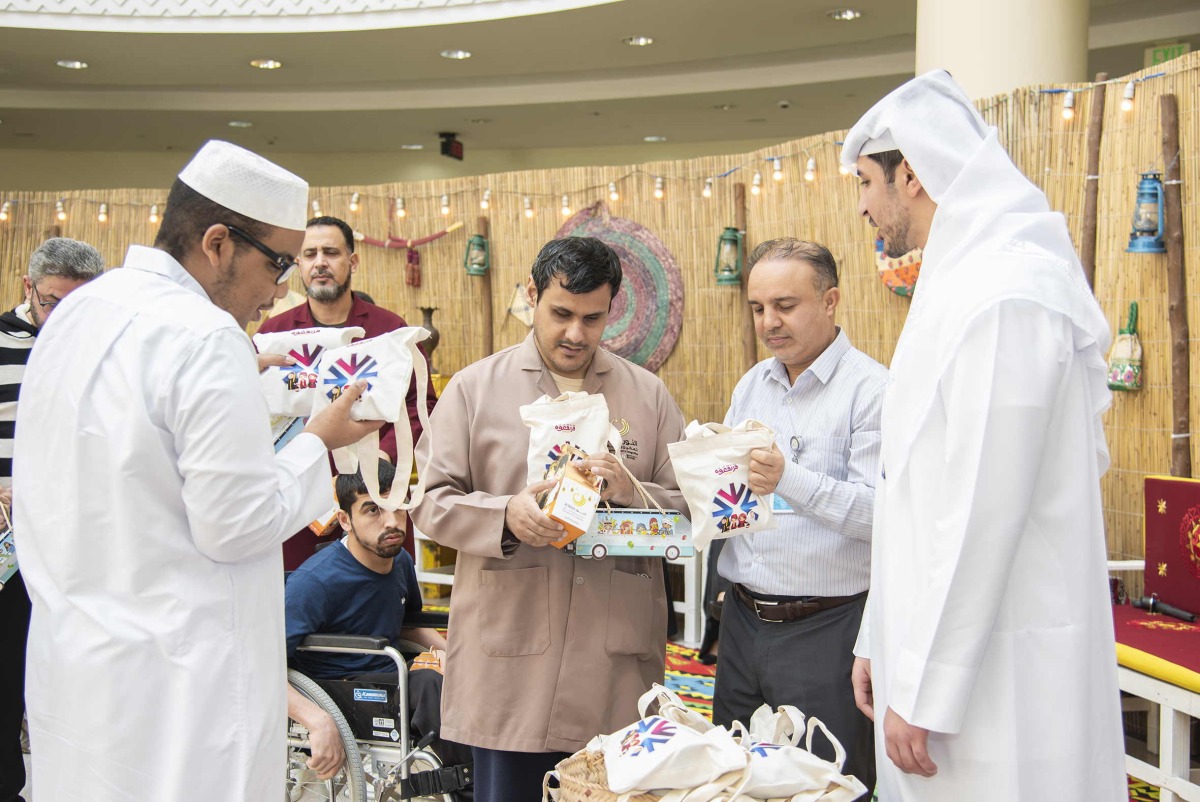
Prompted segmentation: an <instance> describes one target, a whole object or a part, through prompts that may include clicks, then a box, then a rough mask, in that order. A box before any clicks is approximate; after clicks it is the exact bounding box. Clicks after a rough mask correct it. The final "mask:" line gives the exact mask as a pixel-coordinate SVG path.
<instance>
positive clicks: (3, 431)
mask: <svg viewBox="0 0 1200 802" xmlns="http://www.w3.org/2000/svg"><path fill="white" fill-rule="evenodd" d="M103 272H104V258H103V257H102V256H100V252H99V251H97V250H96V249H95V248H93V247H92V246H91V245H88V244H87V243H86V242H79V241H78V240H73V239H67V238H65V237H54V238H52V239H48V240H46V241H45V242H43V243H42V244H41V246H40V247H38V249H37V250H35V251H34V252H33V255H32V256H30V257H29V272H28V274H26V275H25V277H24V278H23V279H22V282H23V283H24V285H25V302H24V303H22V304H21V305H20V306H18V307H17V308H16V309H13V310H12V311H10V312H5V313H4V314H2V315H0V503H2V504H4V506H5V508H6V509H7V510H11V509H12V453H13V433H14V431H15V427H16V420H17V394H18V393H19V392H20V390H21V377H22V376H23V375H24V373H25V363H26V362H28V361H29V352H30V350H31V349H32V348H33V343H34V338H36V337H37V333H38V330H39V329H41V327H42V326H44V325H45V323H46V318H48V317H50V313H51V312H53V311H54V307H56V306H58V303H59V302H60V301H61V300H62V299H63V298H65V297H67V295H68V294H69V293H70V292H71V291H72V290H74V289H75V288H76V287H79V286H81V285H83V284H85V283H86V282H88V281H90V280H92V279H93V278H95V277H96V276H98V275H100V274H101V273H103ZM28 634H29V595H28V594H27V593H26V592H25V583H24V582H22V581H21V574H20V572H18V573H17V574H16V575H14V576H13V578H12V580H11V581H9V582H7V583H5V585H4V588H3V589H2V590H0V677H4V678H5V680H4V682H3V683H0V802H12V800H20V799H21V797H20V793H21V789H22V788H23V787H24V786H25V763H24V760H23V759H22V757H21V719H22V718H23V717H24V715H25V640H26V636H27V635H28Z"/></svg>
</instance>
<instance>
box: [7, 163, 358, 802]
mask: <svg viewBox="0 0 1200 802" xmlns="http://www.w3.org/2000/svg"><path fill="white" fill-rule="evenodd" d="M307 200H308V185H307V184H305V182H304V181H302V180H301V179H300V178H298V177H296V176H294V175H292V174H291V173H289V172H287V171H286V170H283V169H282V168H280V167H278V166H276V165H274V164H272V163H271V162H269V161H267V160H266V159H263V158H262V157H260V156H257V155H255V154H253V153H250V152H249V151H246V150H243V149H241V148H239V147H236V146H234V145H231V144H229V143H227V142H209V143H208V144H206V145H205V146H204V147H203V148H201V150H200V151H199V152H198V153H197V154H196V155H195V157H194V158H193V159H192V161H191V162H190V163H189V164H188V165H187V166H186V167H185V168H184V169H183V172H181V173H180V174H179V178H178V179H177V180H176V181H175V183H174V185H173V186H172V188H171V192H170V196H169V197H168V199H167V204H166V210H165V212H164V214H163V220H162V227H161V228H160V229H159V231H158V235H157V237H156V238H155V243H154V244H155V247H154V248H146V247H141V246H137V245H135V246H133V247H131V248H130V249H129V253H128V255H127V256H126V258H125V264H124V268H123V269H120V270H114V271H110V272H109V273H107V274H105V275H104V276H102V277H100V278H99V279H97V280H95V281H93V282H91V283H90V284H88V285H86V286H85V287H83V288H81V289H79V290H77V291H75V292H73V293H72V294H71V295H70V296H69V297H68V298H67V299H66V300H65V301H63V303H62V304H60V305H59V307H58V309H57V310H56V311H55V314H54V318H53V319H52V320H51V321H50V322H49V325H47V326H46V327H45V330H44V332H43V333H42V334H41V336H40V337H39V338H38V347H37V349H36V350H35V351H34V353H33V356H32V358H31V359H30V362H29V367H28V371H27V372H26V374H25V383H24V387H23V390H22V397H21V415H20V418H21V420H20V426H19V427H18V431H17V438H16V451H15V458H14V462H15V476H14V484H15V486H16V488H17V492H16V493H15V499H16V520H15V531H16V532H17V533H18V534H17V535H16V538H17V544H18V545H17V548H18V550H19V552H20V555H21V556H20V560H21V569H22V573H23V574H24V576H25V582H26V584H27V585H28V587H29V591H30V596H31V597H32V600H33V621H32V625H31V630H30V637H29V669H28V677H29V679H28V684H27V694H26V695H27V699H28V707H29V724H30V736H31V742H32V753H33V777H34V782H35V784H36V786H37V799H38V802H55V801H57V800H68V799H69V800H76V799H88V800H92V801H93V802H118V800H119V801H120V802H133V801H134V800H137V802H151V801H152V800H153V802H183V800H201V799H205V800H209V799H212V800H216V799H219V800H223V802H235V801H236V800H248V801H252V802H262V800H274V799H278V798H279V797H280V796H281V795H282V794H283V781H284V758H285V750H286V747H285V741H284V724H285V714H284V687H285V685H284V683H285V665H284V628H283V576H282V570H281V563H280V560H281V557H280V544H281V543H282V541H283V539H284V538H286V537H287V536H288V535H290V534H291V533H293V532H295V531H296V530H297V529H299V528H300V526H301V524H302V523H303V522H306V521H310V520H312V519H313V518H315V517H317V516H318V515H320V514H321V513H322V512H324V511H325V510H326V509H328V508H329V507H330V506H332V504H333V496H332V491H331V489H330V484H329V467H328V463H327V457H326V451H327V449H330V448H336V447H339V446H343V445H347V444H349V443H352V442H355V441H357V440H358V439H360V438H361V437H362V436H363V435H364V434H366V433H367V432H368V431H369V430H370V428H372V427H375V426H378V424H377V423H374V424H372V423H353V422H351V421H350V420H349V411H350V406H351V405H352V404H353V403H354V401H355V400H357V398H358V396H359V395H360V393H361V389H360V388H355V389H354V390H353V391H351V392H348V393H346V394H345V395H343V396H342V397H341V399H340V400H339V401H338V402H337V403H335V404H334V405H333V406H332V407H330V408H329V409H328V410H327V411H326V413H324V414H322V415H319V416H316V417H314V418H313V419H312V420H311V421H310V422H309V424H308V426H307V427H306V429H305V431H304V433H303V434H301V435H299V436H297V437H296V438H295V439H294V440H293V441H292V442H291V443H290V444H289V445H288V446H287V447H285V448H284V449H283V450H282V451H280V452H279V453H278V454H275V453H274V450H273V447H272V442H271V434H270V427H269V423H268V421H269V418H268V414H267V407H266V402H265V400H264V398H263V395H262V391H261V390H260V389H259V382H258V376H257V366H256V363H255V356H254V349H253V347H252V346H251V344H250V340H249V338H248V337H247V336H246V333H245V327H246V325H247V324H248V323H249V322H250V321H251V320H255V319H257V318H258V316H259V313H260V310H263V309H266V308H269V307H270V306H271V305H272V303H273V302H274V301H275V299H276V298H278V297H280V296H281V295H283V293H284V292H285V291H286V290H287V285H286V284H285V283H284V279H285V278H286V276H287V274H288V273H290V272H291V266H292V264H293V263H294V259H293V254H295V253H296V251H297V249H298V248H299V247H300V243H301V241H302V240H303V238H304V223H305V211H306V206H307Z"/></svg>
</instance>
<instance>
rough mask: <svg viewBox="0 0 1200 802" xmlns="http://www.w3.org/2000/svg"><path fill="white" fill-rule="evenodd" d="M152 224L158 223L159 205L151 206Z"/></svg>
mask: <svg viewBox="0 0 1200 802" xmlns="http://www.w3.org/2000/svg"><path fill="white" fill-rule="evenodd" d="M150 222H151V223H157V222H158V204H157V203H155V204H151V206H150Z"/></svg>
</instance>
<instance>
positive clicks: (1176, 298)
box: [1159, 94, 1192, 477]
mask: <svg viewBox="0 0 1200 802" xmlns="http://www.w3.org/2000/svg"><path fill="white" fill-rule="evenodd" d="M1159 117H1160V120H1161V123H1162V137H1163V164H1165V165H1166V169H1165V170H1164V171H1163V239H1164V240H1165V241H1166V245H1167V302H1168V305H1167V312H1168V315H1169V318H1170V323H1171V407H1172V409H1171V475H1172V476H1184V477H1191V475H1192V440H1191V429H1192V427H1191V416H1190V412H1189V403H1190V393H1191V387H1190V385H1191V377H1190V370H1189V364H1188V362H1189V360H1188V320H1187V285H1186V282H1185V278H1184V272H1183V203H1182V200H1183V198H1182V196H1183V193H1182V192H1181V191H1180V185H1179V175H1180V173H1181V170H1180V169H1179V158H1180V152H1179V102H1178V99H1177V98H1176V97H1175V95H1169V94H1168V95H1162V96H1161V97H1160V100H1159Z"/></svg>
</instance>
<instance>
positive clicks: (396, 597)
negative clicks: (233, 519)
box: [284, 460, 471, 798]
mask: <svg viewBox="0 0 1200 802" xmlns="http://www.w3.org/2000/svg"><path fill="white" fill-rule="evenodd" d="M378 470H379V487H380V490H381V491H382V492H383V493H387V492H389V491H390V489H391V486H392V482H393V481H394V479H395V475H396V471H395V468H393V466H392V465H391V464H390V463H388V462H386V461H383V460H380V461H379V468H378ZM336 494H337V500H338V506H339V508H340V509H339V511H338V514H337V517H338V522H339V523H340V524H341V527H342V529H343V531H344V532H345V535H344V537H343V538H342V539H341V540H340V541H336V542H334V543H332V544H330V545H329V546H328V547H326V548H324V549H322V550H321V551H318V552H317V553H316V554H314V555H313V556H312V557H309V558H308V560H306V561H305V562H304V563H303V564H302V565H301V566H300V567H299V568H298V569H296V571H295V572H293V573H292V574H291V576H289V577H288V580H287V584H286V586H285V593H284V598H285V610H286V613H285V615H286V629H287V655H288V666H289V668H292V669H294V670H296V671H299V672H300V673H302V674H304V675H306V676H307V677H309V678H311V679H312V680H315V681H316V682H317V684H318V685H320V686H321V687H322V689H324V690H325V691H326V693H328V694H329V696H330V697H331V698H332V700H333V701H334V702H335V703H336V704H337V706H338V707H340V708H342V711H343V713H344V714H345V717H346V718H347V719H353V718H354V716H353V714H352V712H351V711H350V710H348V709H346V707H345V706H344V703H345V704H349V705H351V706H353V705H355V704H356V701H355V700H358V699H360V698H361V697H360V694H361V691H358V692H355V691H354V690H353V689H352V688H351V687H350V686H354V687H360V686H364V685H365V686H369V687H378V688H389V687H390V688H392V689H395V688H396V686H397V680H398V667H397V665H396V663H395V662H394V660H393V658H392V657H390V656H388V654H386V653H384V652H383V651H380V650H379V649H378V648H377V649H376V650H374V651H372V652H370V653H361V652H360V653H346V652H326V651H312V650H309V649H307V648H301V643H302V641H304V640H305V638H306V637H308V636H310V635H317V634H323V633H327V634H337V635H357V636H372V637H374V638H376V639H378V640H379V642H380V646H385V645H387V646H391V647H393V648H395V649H398V650H399V651H400V652H401V653H405V652H406V651H410V653H408V654H405V656H406V657H408V658H410V659H411V657H413V656H415V652H416V651H419V649H416V650H413V649H412V646H413V645H414V644H415V645H416V646H417V647H420V648H422V649H427V650H430V651H434V653H435V654H437V653H438V652H442V653H444V651H445V648H446V639H445V638H444V637H443V636H442V635H441V633H439V632H438V631H437V630H436V629H434V628H432V627H429V626H421V625H420V623H422V622H420V621H419V620H418V619H419V618H420V617H421V612H422V602H421V593H420V587H419V586H418V584H417V577H416V570H415V568H414V566H413V561H412V557H410V556H409V554H408V552H406V551H404V548H403V544H404V538H405V526H406V523H407V514H406V513H405V512H404V511H396V512H391V511H388V510H384V509H382V508H380V507H379V506H378V505H377V504H376V503H375V502H374V501H372V499H371V497H370V495H368V493H367V488H366V485H365V484H364V482H363V479H362V474H361V472H360V473H355V474H353V475H348V474H342V475H339V476H338V477H337V481H336ZM383 641H386V643H383ZM310 642H311V641H310ZM343 680H354V681H355V682H353V683H346V682H342V681H343ZM407 688H408V692H407V700H408V709H409V712H410V715H409V728H408V729H409V731H410V732H411V733H412V741H413V742H414V743H416V742H418V741H421V742H423V743H427V742H428V739H429V738H432V749H433V751H434V752H435V753H436V754H437V755H438V757H439V758H440V759H441V762H442V764H443V765H444V766H457V765H462V764H469V763H470V761H471V753H470V749H469V748H468V747H464V746H462V745H460V744H455V743H452V742H447V741H442V740H440V739H438V738H437V736H436V733H437V729H438V727H439V724H440V708H441V691H442V675H441V672H440V671H439V670H426V669H421V670H412V671H409V672H408V673H407ZM380 693H382V691H381V692H380ZM343 700H344V702H343ZM379 715H380V713H379V712H378V711H376V712H375V713H374V716H379ZM385 715H398V713H396V712H392V713H386V714H385ZM288 716H289V717H290V718H291V719H293V720H294V721H296V722H298V723H300V724H301V725H303V726H304V727H305V729H307V730H308V733H309V746H310V748H311V753H312V757H311V760H309V761H308V767H309V768H310V769H311V770H312V771H313V772H315V773H316V774H317V775H318V776H319V777H320V778H321V779H325V778H328V777H331V776H333V775H334V774H335V773H336V772H337V771H338V769H339V768H340V767H341V765H342V763H343V761H344V757H345V751H344V749H343V746H342V738H341V736H340V734H339V731H338V728H337V726H336V724H335V722H334V720H333V718H332V717H331V716H330V714H329V713H327V712H326V711H325V710H323V709H321V707H319V706H318V705H317V704H315V703H314V702H313V701H311V700H310V699H308V698H307V697H306V696H305V695H303V694H301V693H300V692H299V691H297V689H296V688H295V687H293V686H292V685H291V684H289V686H288ZM367 718H368V719H371V718H372V717H371V715H370V714H369V713H368V715H367ZM387 720H389V721H390V719H387ZM374 721H375V723H376V725H377V728H378V726H381V725H379V724H378V722H379V721H380V719H378V718H375V719H374ZM367 726H368V728H369V727H370V722H368V725H367ZM394 729H395V727H394V726H389V727H385V728H384V730H385V731H384V732H377V733H375V736H377V737H383V738H386V736H387V735H388V733H387V732H386V730H394ZM401 729H403V728H401ZM370 735H371V734H370V733H369V732H368V733H367V734H366V737H370ZM395 738H396V735H395V733H394V732H393V733H392V739H393V740H395ZM409 746H411V745H409ZM468 771H469V770H468ZM446 790H454V789H453V788H449V789H446ZM468 798H469V797H468Z"/></svg>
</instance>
